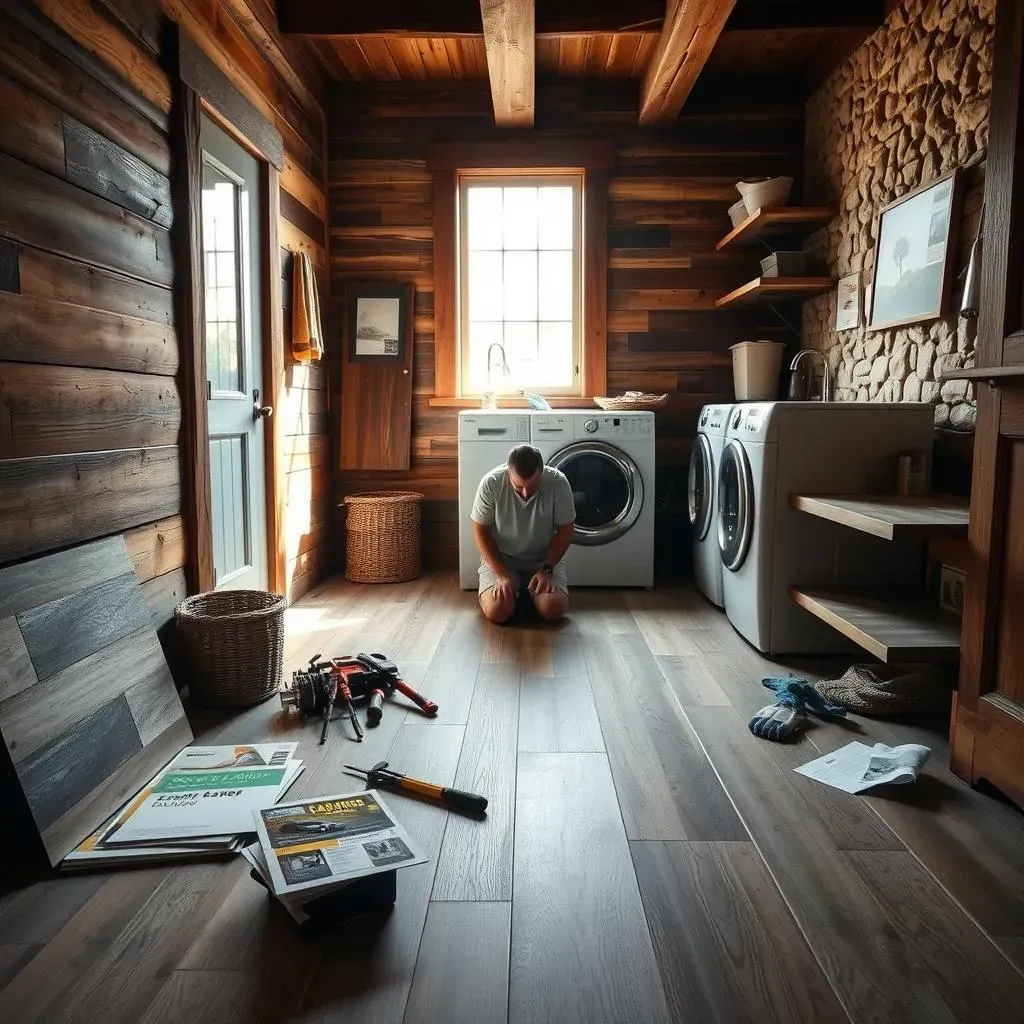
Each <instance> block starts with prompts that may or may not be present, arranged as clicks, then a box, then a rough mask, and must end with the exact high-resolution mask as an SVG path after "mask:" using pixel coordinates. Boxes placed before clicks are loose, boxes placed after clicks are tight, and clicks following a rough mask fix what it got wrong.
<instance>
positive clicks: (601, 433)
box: [576, 413, 654, 440]
mask: <svg viewBox="0 0 1024 1024" xmlns="http://www.w3.org/2000/svg"><path fill="white" fill-rule="evenodd" d="M576 436H577V437H619V438H624V439H627V440H628V439H630V438H641V437H653V436H654V414H653V413H647V414H644V413H632V414H628V413H619V414H618V415H615V414H614V413H608V414H606V415H600V416H587V417H582V422H581V423H580V425H579V427H577V431H576Z"/></svg>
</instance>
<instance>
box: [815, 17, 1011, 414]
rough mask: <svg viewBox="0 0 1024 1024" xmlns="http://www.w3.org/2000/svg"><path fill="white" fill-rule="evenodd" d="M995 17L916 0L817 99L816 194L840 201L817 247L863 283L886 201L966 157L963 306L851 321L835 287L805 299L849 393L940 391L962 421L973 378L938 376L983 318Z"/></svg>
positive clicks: (934, 398)
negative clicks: (967, 287)
mask: <svg viewBox="0 0 1024 1024" xmlns="http://www.w3.org/2000/svg"><path fill="white" fill-rule="evenodd" d="M994 18H995V0H903V2H902V3H901V4H899V5H898V6H897V7H896V8H895V9H894V10H893V12H892V13H891V14H890V15H889V17H888V18H887V19H886V21H885V23H884V24H883V25H882V26H881V28H879V29H878V31H877V32H875V33H874V34H873V35H872V36H871V37H870V38H869V39H867V40H866V41H865V42H864V43H863V44H862V45H861V46H860V47H859V48H858V49H857V50H856V51H855V52H854V53H853V54H851V55H850V57H849V58H847V60H846V61H845V62H844V63H843V64H842V65H841V66H840V67H839V68H837V69H836V71H835V72H834V73H833V74H832V75H831V76H830V77H829V79H828V81H826V82H825V84H824V85H823V86H822V87H821V88H820V89H819V90H818V91H817V92H816V93H815V94H814V95H813V96H812V97H811V99H810V100H809V101H808V103H807V130H806V136H805V139H806V142H805V167H804V173H805V188H804V199H805V201H807V202H809V203H819V202H822V203H830V204H833V205H835V206H836V208H837V209H838V216H836V217H835V218H834V219H833V220H832V222H831V224H829V225H828V226H827V227H826V228H824V229H823V230H821V231H819V232H817V233H816V234H815V235H814V236H812V237H811V238H810V239H809V240H808V245H807V248H808V249H810V250H811V251H812V252H813V253H814V256H815V259H816V260H817V261H818V263H819V265H820V269H827V271H828V272H829V273H830V274H832V275H833V276H834V277H843V276H845V275H846V274H851V273H854V272H856V271H862V272H863V279H862V289H863V288H864V287H866V286H867V285H869V284H870V282H871V271H872V269H873V266H874V248H873V247H874V244H875V237H874V233H875V231H876V229H877V223H876V220H877V215H878V211H879V210H881V209H882V207H884V206H886V205H887V204H888V203H891V202H892V201H893V200H895V199H897V198H899V197H900V196H901V195H904V194H905V193H907V192H909V191H911V190H912V189H914V188H916V187H917V186H919V185H923V184H926V183H928V182H930V181H932V180H933V179H934V178H936V177H938V176H940V175H942V174H945V173H946V172H947V171H949V170H952V169H953V168H954V167H957V166H960V167H963V168H965V173H964V204H963V216H962V222H961V224H960V226H959V232H958V237H959V242H958V245H957V250H956V257H955V260H954V264H955V270H956V278H955V280H954V285H953V288H952V292H951V297H950V306H949V308H950V311H951V315H949V316H946V317H944V318H942V319H939V320H932V321H928V322H925V323H921V324H915V325H912V326H909V327H901V328H897V329H892V330H885V331H872V332H869V331H867V329H866V328H865V327H863V326H861V327H859V328H857V329H855V330H849V331H839V332H837V331H836V329H835V320H836V293H835V291H834V290H833V291H832V292H831V293H830V294H827V295H823V296H821V297H819V298H817V299H815V300H813V301H811V302H808V303H806V304H805V306H804V313H803V341H804V345H805V346H806V347H813V348H818V349H821V350H822V351H823V352H825V354H826V356H827V357H828V360H829V363H830V364H831V366H832V369H833V371H834V374H835V379H836V385H837V387H836V397H837V398H839V399H840V400H843V401H866V400H869V399H870V400H873V401H901V400H903V401H907V400H910V401H923V402H933V403H934V404H935V423H936V426H940V427H952V428H953V429H958V430H970V429H973V427H974V422H975V408H974V394H973V389H972V388H971V387H970V386H969V385H967V384H966V383H965V382H959V381H948V382H946V383H940V382H939V380H938V378H939V377H941V375H942V373H943V372H944V371H946V370H949V369H952V368H957V367H963V366H971V365H973V363H974V339H975V330H976V323H977V322H976V321H973V322H972V321H964V320H962V319H960V318H959V316H958V315H957V310H959V308H960V300H961V296H962V293H963V276H964V271H965V269H966V265H967V258H968V255H969V252H970V247H971V243H972V242H973V240H974V237H975V234H976V233H977V229H978V223H979V218H980V213H981V203H982V194H983V190H984V162H985V156H986V149H987V145H988V107H989V92H990V88H991V81H992V34H993V21H994ZM864 319H866V307H865V317H864Z"/></svg>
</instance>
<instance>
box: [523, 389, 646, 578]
mask: <svg viewBox="0 0 1024 1024" xmlns="http://www.w3.org/2000/svg"><path fill="white" fill-rule="evenodd" d="M531 422H532V434H531V436H532V439H533V444H534V446H535V447H536V448H538V449H540V452H541V454H542V455H543V456H544V463H545V465H548V466H553V467H554V468H555V469H560V470H561V471H562V472H563V473H564V474H565V475H566V476H567V477H568V478H569V483H570V484H571V485H572V490H573V499H574V501H575V504H576V531H575V534H574V537H573V543H572V547H570V548H569V551H568V553H567V554H566V556H565V568H566V573H567V574H568V577H569V585H570V586H576V587H650V586H652V585H653V583H654V413H652V412H619V413H613V412H598V411H595V410H588V409H572V410H565V411H559V412H536V413H534V414H533V416H532V418H531Z"/></svg>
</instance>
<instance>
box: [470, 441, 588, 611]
mask: <svg viewBox="0 0 1024 1024" xmlns="http://www.w3.org/2000/svg"><path fill="white" fill-rule="evenodd" d="M472 519H473V536H474V537H475V539H476V546H477V548H479V550H480V556H481V562H480V607H481V609H482V610H483V613H484V615H486V616H487V618H489V619H490V620H491V622H506V621H508V619H510V618H511V617H512V613H513V612H514V611H515V610H516V600H517V598H518V596H519V594H520V592H521V591H522V590H523V589H524V588H525V589H526V590H527V591H528V592H529V594H530V598H531V599H532V601H533V605H534V607H535V608H536V609H537V612H538V614H539V615H540V616H541V617H542V618H545V619H560V618H561V617H562V616H563V615H564V614H565V612H566V610H567V609H568V607H569V584H568V582H567V581H566V576H565V567H564V566H563V565H562V564H561V562H562V558H563V557H564V555H565V553H566V551H568V550H569V545H570V544H571V543H572V534H573V523H574V522H575V521H576V506H575V505H574V503H573V498H572V487H571V486H570V484H569V481H568V479H566V476H565V474H564V473H562V472H560V471H559V470H557V469H552V468H551V467H550V466H545V465H544V456H543V455H541V453H540V452H539V451H538V450H537V449H536V448H533V447H531V446H530V445H528V444H524V445H520V446H519V447H517V448H513V449H512V451H510V452H509V454H508V463H507V465H504V466H498V467H496V468H495V469H492V470H491V471H490V472H489V473H488V474H487V475H486V476H485V477H484V478H483V480H481V481H480V486H479V487H478V488H477V492H476V500H475V501H474V502H473V511H472Z"/></svg>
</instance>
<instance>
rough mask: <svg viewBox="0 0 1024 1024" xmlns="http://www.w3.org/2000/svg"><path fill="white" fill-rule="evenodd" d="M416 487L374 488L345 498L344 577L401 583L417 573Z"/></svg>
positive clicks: (419, 496)
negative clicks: (409, 488) (410, 489)
mask: <svg viewBox="0 0 1024 1024" xmlns="http://www.w3.org/2000/svg"><path fill="white" fill-rule="evenodd" d="M422 501H423V495H422V494H417V493H416V492H415V491H373V492H367V493H363V494H349V495H348V496H347V497H346V498H345V506H346V514H345V537H346V540H345V578H346V579H349V580H352V582H353V583H401V582H402V581H403V580H412V579H415V578H416V577H417V576H419V575H420V571H421V569H420V503H421V502H422Z"/></svg>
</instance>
